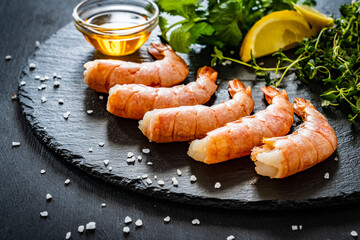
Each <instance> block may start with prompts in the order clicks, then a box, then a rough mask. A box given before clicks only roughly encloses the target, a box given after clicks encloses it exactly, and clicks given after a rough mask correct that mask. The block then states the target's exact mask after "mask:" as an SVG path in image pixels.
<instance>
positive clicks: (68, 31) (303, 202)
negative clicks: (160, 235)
mask: <svg viewBox="0 0 360 240" xmlns="http://www.w3.org/2000/svg"><path fill="white" fill-rule="evenodd" d="M156 34H157V31H154V33H153V34H152V36H151V39H150V40H149V41H148V42H150V41H158V37H157V35H156ZM147 44H148V43H147ZM146 46H147V45H145V46H143V47H142V48H141V49H140V50H139V51H138V52H136V53H134V54H133V55H131V56H127V57H123V58H122V59H124V60H131V61H137V62H142V61H152V58H151V57H150V56H149V55H148V53H147V51H146ZM210 53H211V50H210V49H201V48H196V49H194V50H193V51H192V52H191V53H190V54H189V55H182V57H184V59H185V60H186V62H187V63H188V64H189V66H190V70H191V71H190V74H189V77H188V80H186V81H185V83H186V82H188V81H193V80H194V79H195V73H196V70H197V69H198V68H199V67H202V66H204V65H207V64H209V62H210V59H209V54H210ZM104 57H105V56H102V55H101V54H99V53H98V52H95V51H94V49H93V48H92V47H91V46H90V45H89V44H88V43H87V42H86V41H85V39H84V38H83V36H82V35H81V34H80V33H78V32H77V31H76V30H75V28H74V26H73V24H72V23H70V24H68V25H66V26H65V27H64V28H62V29H61V30H59V31H58V33H57V34H55V35H54V36H52V37H51V38H50V39H49V40H48V41H46V42H45V43H44V44H42V45H41V48H40V49H39V50H37V51H36V52H35V54H34V56H33V57H32V58H31V59H30V60H29V62H28V65H27V66H26V67H25V69H24V71H23V74H22V78H21V80H20V81H24V82H26V84H25V85H23V84H20V85H21V86H20V90H19V98H20V102H21V107H22V110H23V113H24V116H25V118H26V119H27V121H28V122H29V124H30V126H31V127H32V128H33V130H34V131H35V133H36V134H37V135H38V136H39V138H40V139H41V140H42V141H43V142H44V144H46V145H47V146H48V147H49V148H50V149H52V150H53V151H55V152H56V153H57V154H59V155H60V157H61V159H63V160H66V161H68V162H70V163H72V164H73V165H74V166H76V167H79V168H81V169H83V170H84V171H86V172H87V173H89V174H91V175H93V176H96V177H99V178H101V179H103V180H105V181H107V182H110V183H113V184H115V185H119V186H122V187H125V188H128V189H131V190H134V191H137V192H141V193H143V194H146V195H151V196H154V197H158V198H165V199H169V200H173V201H178V202H185V203H189V204H196V205H208V206H216V207H226V208H243V209H279V208H299V207H316V206H327V205H336V204H342V203H345V202H352V201H357V200H359V198H360V194H359V192H360V185H359V184H358V183H359V180H360V172H359V165H358V161H359V160H360V157H359V147H360V141H359V140H360V137H359V136H360V134H359V133H360V130H359V126H358V125H357V126H353V125H351V123H349V122H348V121H347V119H346V113H345V112H341V111H339V110H334V109H330V110H325V109H322V108H321V107H320V102H321V100H320V99H319V97H318V96H319V94H320V92H321V91H322V89H321V87H319V86H310V87H307V86H304V85H302V84H301V83H299V82H298V81H296V80H295V79H294V75H290V76H289V77H287V78H286V79H285V80H284V83H283V87H284V88H285V89H286V91H287V92H288V94H289V97H290V100H291V101H292V100H293V99H294V98H295V97H302V98H305V99H308V100H310V101H311V102H312V103H313V104H314V105H315V106H316V107H317V109H319V110H320V111H321V112H323V113H324V114H325V116H326V117H327V118H328V120H329V122H330V124H331V125H332V126H333V127H334V129H335V132H336V134H337V136H338V140H339V145H338V150H337V151H336V152H335V153H334V154H333V155H332V156H331V157H330V158H329V159H327V160H326V161H324V162H323V163H321V164H319V165H317V166H315V167H313V168H311V169H309V170H306V171H304V172H302V173H299V174H296V175H294V176H291V177H288V178H286V179H282V180H270V179H269V178H266V177H260V176H258V175H256V173H255V171H254V164H253V163H252V162H251V161H250V158H249V157H243V158H241V159H235V160H231V161H228V162H225V163H221V164H217V165H210V166H209V165H205V164H202V163H199V162H196V161H194V160H192V159H191V158H190V157H188V156H187V154H186V151H187V148H188V143H169V144H156V143H150V142H149V141H148V140H147V138H146V137H144V136H143V135H142V133H141V132H140V130H138V128H137V125H138V124H137V121H135V120H129V119H121V118H118V117H115V116H113V115H111V114H109V113H108V112H107V111H106V108H105V106H106V100H107V95H106V94H99V93H97V92H95V91H93V90H92V89H89V88H88V87H87V85H86V84H84V83H83V70H84V69H83V64H84V63H85V62H87V61H89V60H92V59H94V58H104ZM264 61H265V63H266V64H267V62H270V63H271V61H272V59H264ZM30 63H35V64H36V65H37V67H36V69H35V70H29V64H30ZM216 69H217V70H218V71H219V81H218V82H219V88H218V90H217V92H216V94H215V96H214V97H213V98H212V99H211V100H210V102H209V104H216V103H219V102H221V101H224V100H227V99H229V95H228V93H227V81H228V80H230V79H232V78H235V77H236V78H238V79H240V80H242V81H243V82H244V83H245V85H250V86H252V88H253V98H254V100H255V109H254V112H258V111H260V110H262V109H264V108H265V107H266V103H265V101H264V98H263V94H262V92H261V91H260V88H261V87H262V86H263V85H264V82H263V81H261V80H257V79H256V78H255V75H254V74H253V73H252V71H251V70H248V69H244V68H242V67H240V66H239V65H235V64H232V65H228V66H226V67H224V66H218V67H217V68H216ZM54 72H56V73H57V75H58V76H59V75H61V76H62V78H61V79H60V80H59V79H56V80H58V81H60V87H59V88H54V87H53V82H54V81H55V79H54V78H53V77H52V75H53V73H54ZM36 75H39V76H41V77H43V76H46V75H47V76H49V77H50V79H49V80H47V81H44V82H41V81H39V80H35V76H36ZM41 84H45V85H46V88H45V89H43V90H38V87H39V86H40V85H41ZM100 96H103V97H104V99H103V100H100V99H99V97H100ZM42 97H45V98H46V102H42V101H41V98H42ZM60 98H61V99H63V100H64V104H62V105H60V104H59V103H58V100H59V99H60ZM87 110H93V111H94V112H93V113H92V114H90V115H89V114H87ZM67 111H70V112H71V114H70V116H69V118H68V119H67V120H65V119H64V117H63V115H64V113H65V112H67ZM299 123H300V121H299V119H296V120H295V123H294V127H295V126H296V125H298V124H299ZM100 142H103V143H104V146H103V147H100V146H99V143H100ZM89 148H93V151H92V152H89ZM144 148H149V149H150V153H148V154H145V153H143V152H142V149H144ZM128 152H132V153H134V154H135V156H142V158H143V159H142V161H138V160H136V162H135V163H134V164H128V163H127V161H126V159H127V153H128ZM337 158H338V159H339V160H338V161H336V160H335V159H337ZM106 159H108V160H110V164H109V166H111V167H112V171H110V170H109V169H108V167H109V166H108V167H106V166H104V163H103V161H104V160H106ZM148 162H152V163H153V165H148ZM177 169H180V170H181V171H182V175H181V176H178V175H177V172H176V170H177ZM325 173H329V174H330V179H328V180H327V179H324V175H325ZM144 174H148V176H149V178H150V179H151V180H152V182H153V183H152V184H151V185H148V184H147V183H146V181H145V179H139V176H142V175H144ZM155 175H156V176H157V180H164V181H165V185H164V186H163V187H161V186H159V185H158V184H157V180H155ZM191 175H195V176H196V177H197V181H196V182H195V183H191V182H190V176H191ZM172 177H176V178H177V179H178V181H179V186H178V187H174V186H173V185H172V184H171V178H172ZM216 182H220V183H221V188H220V189H215V188H214V185H215V183H216Z"/></svg>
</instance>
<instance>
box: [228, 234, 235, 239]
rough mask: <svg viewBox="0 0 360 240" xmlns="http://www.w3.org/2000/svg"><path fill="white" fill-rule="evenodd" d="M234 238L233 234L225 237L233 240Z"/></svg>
mask: <svg viewBox="0 0 360 240" xmlns="http://www.w3.org/2000/svg"><path fill="white" fill-rule="evenodd" d="M234 239H235V237H234V235H230V236H228V237H227V238H226V240H234Z"/></svg>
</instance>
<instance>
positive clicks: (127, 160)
mask: <svg viewBox="0 0 360 240" xmlns="http://www.w3.org/2000/svg"><path fill="white" fill-rule="evenodd" d="M126 162H127V163H134V162H135V157H132V158H128V159H126Z"/></svg>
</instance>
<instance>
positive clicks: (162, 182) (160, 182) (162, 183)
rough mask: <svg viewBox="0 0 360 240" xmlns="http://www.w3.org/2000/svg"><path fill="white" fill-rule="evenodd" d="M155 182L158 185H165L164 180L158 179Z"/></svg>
mask: <svg viewBox="0 0 360 240" xmlns="http://www.w3.org/2000/svg"><path fill="white" fill-rule="evenodd" d="M157 183H158V184H159V185H160V186H164V185H165V182H164V181H163V180H159V181H158V182H157Z"/></svg>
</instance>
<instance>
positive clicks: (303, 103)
mask: <svg viewBox="0 0 360 240" xmlns="http://www.w3.org/2000/svg"><path fill="white" fill-rule="evenodd" d="M308 106H312V104H311V103H310V102H309V101H307V100H305V99H303V98H295V99H294V111H295V113H296V115H298V116H300V117H302V118H303V117H305V115H306V112H305V108H306V107H308Z"/></svg>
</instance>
